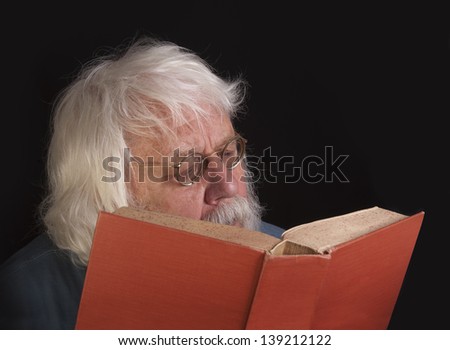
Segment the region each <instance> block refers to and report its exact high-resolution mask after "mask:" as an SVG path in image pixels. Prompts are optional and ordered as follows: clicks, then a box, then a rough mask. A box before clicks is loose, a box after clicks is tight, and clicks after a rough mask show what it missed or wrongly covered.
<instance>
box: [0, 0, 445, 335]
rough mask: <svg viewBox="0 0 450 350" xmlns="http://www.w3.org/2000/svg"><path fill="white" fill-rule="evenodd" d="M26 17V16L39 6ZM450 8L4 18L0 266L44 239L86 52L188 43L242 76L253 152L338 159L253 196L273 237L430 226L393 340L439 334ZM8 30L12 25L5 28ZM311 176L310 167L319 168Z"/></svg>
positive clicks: (174, 9) (75, 10)
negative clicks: (397, 217) (67, 96)
mask: <svg viewBox="0 0 450 350" xmlns="http://www.w3.org/2000/svg"><path fill="white" fill-rule="evenodd" d="M33 6H34V7H33ZM444 14H445V11H443V10H441V9H438V8H435V9H423V8H421V7H417V8H412V7H402V6H398V8H396V7H395V6H393V5H390V7H388V8H383V9H381V8H375V7H374V8H369V6H367V8H362V7H343V6H342V5H334V6H331V7H330V6H328V7H327V6H325V5H320V6H319V5H317V6H316V7H315V8H312V7H311V6H310V7H305V6H303V5H297V6H296V7H293V6H287V5H283V3H281V2H277V3H276V4H273V3H272V4H268V5H265V6H263V5H249V4H247V5H245V4H243V3H241V2H234V1H226V2H224V1H210V2H204V3H202V2H196V1H190V2H166V3H165V4H151V3H147V4H146V5H145V6H144V7H142V6H137V5H136V4H131V3H129V4H127V5H125V4H121V5H119V4H118V5H111V3H107V7H101V6H98V7H93V6H92V5H83V4H81V3H79V2H72V3H68V4H65V3H64V5H63V3H61V5H58V6H45V5H43V4H40V5H32V6H31V7H30V6H25V5H23V7H21V5H16V8H15V9H12V8H9V9H7V8H5V9H4V11H3V17H4V21H6V19H10V20H11V23H10V24H8V25H6V26H5V24H2V29H3V30H2V33H3V35H2V62H3V69H2V96H3V99H2V124H3V125H4V126H3V133H2V134H3V138H2V147H3V162H2V164H3V167H4V168H3V177H4V178H3V188H4V190H3V210H2V215H3V216H4V217H3V220H2V222H3V228H2V235H1V245H0V248H1V251H0V253H1V256H0V258H1V261H3V260H4V259H6V257H8V256H9V255H10V254H12V253H13V252H14V251H15V250H17V249H18V248H19V247H20V246H22V245H23V244H24V243H26V242H27V241H28V240H29V239H30V237H32V235H33V234H34V233H35V232H36V231H37V230H38V227H37V224H36V221H35V216H36V206H37V204H38V203H39V201H40V200H41V198H42V195H43V183H44V159H45V149H46V145H47V142H48V136H49V135H48V123H49V116H50V112H51V106H52V102H53V101H54V98H55V96H56V94H57V93H58V92H59V91H60V90H61V89H62V88H63V87H64V86H66V84H67V83H68V82H69V81H71V79H72V76H73V74H75V73H76V71H77V70H78V69H79V68H80V67H81V65H82V64H83V63H85V62H86V61H87V60H88V59H89V58H91V57H92V56H93V55H94V54H97V53H101V52H102V50H103V49H107V48H109V47H113V46H116V45H119V44H122V43H123V42H124V41H126V40H129V39H131V38H132V37H136V36H139V35H144V34H146V35H156V36H157V37H159V38H162V39H167V40H171V41H175V42H176V43H178V44H180V45H182V46H186V47H188V48H190V49H192V50H194V51H196V52H197V53H199V54H200V56H202V57H203V58H205V59H206V60H208V61H209V62H210V63H211V64H212V65H213V66H214V67H216V68H217V70H218V72H219V73H220V74H221V75H224V76H226V75H235V74H238V73H243V75H244V77H245V78H246V79H247V80H248V81H249V83H250V93H249V96H248V110H247V113H246V116H245V118H243V119H241V120H239V121H238V122H237V124H236V127H237V129H238V130H239V131H240V132H241V133H242V134H244V136H245V137H246V138H247V139H248V140H249V145H250V147H251V151H252V153H253V154H255V155H262V151H263V150H264V149H266V148H267V147H271V150H272V154H273V155H275V156H283V155H288V156H292V157H294V158H293V159H294V162H295V166H301V162H302V160H303V159H305V157H307V156H310V155H316V156H319V157H322V158H323V156H324V151H325V147H326V146H332V147H333V151H334V154H335V156H336V157H337V156H338V155H348V158H347V160H346V161H345V162H344V163H343V164H342V166H341V167H340V169H341V170H342V172H343V173H344V174H345V175H346V177H347V178H348V180H349V182H347V183H343V182H339V181H336V179H335V180H334V181H332V182H325V181H321V182H318V183H315V184H311V183H306V182H305V181H299V182H297V183H288V184H285V183H282V182H280V181H278V182H277V183H261V184H260V185H259V194H260V197H261V200H262V202H263V203H264V204H265V205H266V206H267V208H268V210H267V212H266V214H265V219H266V220H267V221H269V222H272V223H274V224H277V225H279V226H282V227H285V228H287V227H290V226H292V225H295V224H300V223H305V222H309V221H312V220H315V219H320V218H324V217H327V216H331V215H338V214H343V213H346V212H349V211H352V210H357V209H362V208H365V207H369V206H373V205H378V206H382V207H385V208H387V209H392V210H396V211H399V212H402V213H404V214H408V215H409V214H414V213H416V212H417V211H420V210H424V211H425V219H424V223H423V226H422V230H421V233H420V236H419V238H418V241H417V244H416V249H415V251H414V254H413V257H412V260H411V263H410V266H409V269H408V272H407V275H406V278H405V281H404V285H403V287H402V290H401V293H400V296H399V299H398V302H397V304H396V308H395V310H394V314H393V317H392V320H391V324H390V328H391V329H449V328H450V327H449V325H450V322H449V320H448V317H447V316H448V314H449V311H450V308H449V300H448V299H449V295H450V288H449V286H448V283H447V281H448V265H449V262H448V253H447V252H448V249H449V247H448V243H449V239H448V235H449V234H450V230H449V228H448V227H449V226H448V224H446V223H448V217H449V213H450V211H449V209H450V208H449V204H448V197H449V194H450V190H449V187H448V182H447V177H448V175H449V172H448V170H449V166H448V158H449V157H448V136H447V135H448V123H447V119H448V117H449V104H448V97H449V73H450V72H449V56H450V50H449V29H448V23H447V22H446V21H445V17H444ZM4 23H6V22H4ZM319 170H320V169H319Z"/></svg>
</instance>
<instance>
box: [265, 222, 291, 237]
mask: <svg viewBox="0 0 450 350" xmlns="http://www.w3.org/2000/svg"><path fill="white" fill-rule="evenodd" d="M259 230H260V231H261V232H264V233H267V234H268V235H271V236H274V237H277V238H281V235H282V233H283V232H284V231H285V230H284V229H283V228H281V227H278V226H276V225H274V224H270V223H268V222H265V221H261V225H260V227H259Z"/></svg>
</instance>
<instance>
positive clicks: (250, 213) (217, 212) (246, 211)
mask: <svg viewBox="0 0 450 350" xmlns="http://www.w3.org/2000/svg"><path fill="white" fill-rule="evenodd" d="M202 220H205V221H210V222H214V223H217V224H223V225H233V224H236V223H237V224H240V225H241V226H242V227H245V228H247V229H250V230H256V231H257V230H259V226H260V224H261V207H260V205H259V203H258V202H257V201H256V200H255V199H253V198H244V197H241V196H236V197H233V198H231V199H228V200H227V201H223V202H221V203H219V205H218V206H217V208H215V209H214V210H213V211H211V212H209V213H208V214H207V215H205V216H204V217H203V218H202Z"/></svg>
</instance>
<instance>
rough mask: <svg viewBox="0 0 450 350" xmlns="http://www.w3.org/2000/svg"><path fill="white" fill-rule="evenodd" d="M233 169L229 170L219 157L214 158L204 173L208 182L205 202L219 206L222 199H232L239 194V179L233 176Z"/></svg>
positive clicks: (204, 177)
mask: <svg viewBox="0 0 450 350" xmlns="http://www.w3.org/2000/svg"><path fill="white" fill-rule="evenodd" d="M233 171H234V170H233V169H227V168H226V166H225V164H223V162H222V160H221V159H220V158H219V157H213V158H212V159H210V160H209V162H208V165H207V166H206V169H205V171H204V173H203V181H205V182H206V190H205V202H206V203H207V204H209V205H217V204H218V203H219V202H220V201H221V200H222V199H225V198H231V197H234V196H236V195H237V193H238V184H237V181H238V179H237V178H235V176H233Z"/></svg>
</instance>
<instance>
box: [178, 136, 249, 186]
mask: <svg viewBox="0 0 450 350" xmlns="http://www.w3.org/2000/svg"><path fill="white" fill-rule="evenodd" d="M235 141H238V142H240V143H241V146H242V147H241V150H240V153H239V155H238V159H237V160H236V161H234V162H233V164H232V166H231V167H227V166H226V164H225V163H224V160H223V155H224V153H225V151H226V149H227V147H228V146H229V145H230V143H232V142H235ZM246 143H247V140H246V139H245V138H243V137H242V136H241V135H239V134H238V133H236V134H235V136H234V137H233V138H231V139H229V140H228V141H227V142H226V143H225V145H224V146H223V148H222V149H221V150H220V151H215V152H213V153H211V154H209V155H206V156H203V155H200V156H201V161H200V163H201V173H200V174H196V176H195V178H194V179H191V181H189V182H185V181H183V180H182V179H183V178H184V177H183V176H181V174H180V168H181V166H182V164H183V163H184V162H186V160H187V159H189V158H190V157H193V154H190V155H188V156H186V157H183V158H182V159H181V160H180V161H178V162H176V163H175V164H173V165H172V166H173V168H174V175H175V180H176V181H177V182H178V183H179V184H181V185H183V186H192V185H193V184H195V183H197V182H198V180H199V179H200V178H201V177H202V176H203V174H204V171H205V170H206V169H207V167H208V164H209V163H208V159H209V158H210V157H211V156H213V155H215V154H217V155H218V156H219V158H220V160H221V161H222V163H223V164H224V165H225V166H226V168H227V169H228V170H233V169H235V168H236V167H237V166H238V165H239V164H240V163H241V161H242V159H244V157H245V150H246Z"/></svg>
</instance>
